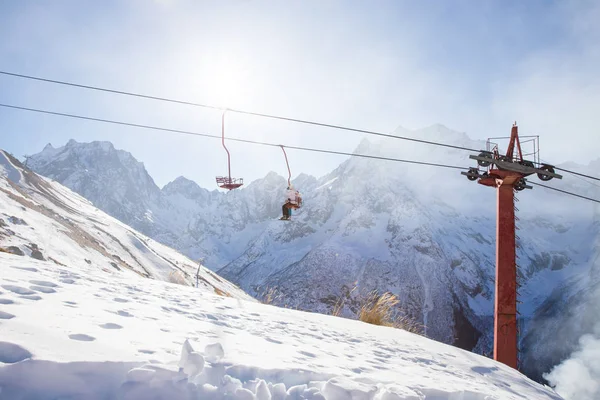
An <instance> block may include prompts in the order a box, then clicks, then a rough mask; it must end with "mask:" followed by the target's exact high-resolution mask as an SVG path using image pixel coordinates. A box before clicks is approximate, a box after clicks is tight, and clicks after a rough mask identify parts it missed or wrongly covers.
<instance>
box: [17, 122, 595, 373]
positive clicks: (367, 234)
mask: <svg viewBox="0 0 600 400" xmlns="http://www.w3.org/2000/svg"><path fill="white" fill-rule="evenodd" d="M395 134H398V135H402V136H413V137H419V138H421V139H426V140H434V141H439V142H444V143H451V144H455V145H460V146H464V147H469V148H484V143H482V142H478V141H474V140H471V139H469V138H468V137H467V136H466V135H465V134H462V133H458V132H454V131H451V130H449V129H447V128H445V127H443V126H441V125H435V126H432V127H429V128H426V129H423V130H420V131H415V132H409V131H406V130H403V129H398V130H397V131H396V132H395ZM94 149H104V150H103V151H106V152H107V153H111V154H112V153H120V151H118V150H114V149H113V148H112V146H110V145H109V144H105V143H99V142H94V143H90V144H79V143H75V142H69V144H68V145H67V146H64V147H61V148H58V149H54V148H51V147H47V148H46V149H45V150H44V151H42V152H41V153H39V154H37V155H35V156H32V157H31V158H29V161H28V162H29V165H30V166H31V167H32V168H33V169H34V170H36V171H38V172H39V173H41V174H43V175H45V176H48V177H50V178H52V179H58V180H60V181H61V182H64V183H65V184H66V185H67V186H69V187H70V188H72V189H73V190H75V191H77V192H79V193H85V190H87V189H84V188H88V187H89V186H90V185H89V183H87V181H88V180H89V181H92V182H94V185H95V186H94V187H95V188H97V189H96V190H97V193H98V196H99V198H96V197H95V195H90V194H88V195H86V196H89V197H88V198H89V199H90V200H91V201H92V202H93V203H94V204H96V205H98V206H99V207H104V208H103V209H104V210H105V211H106V212H107V213H109V214H112V215H118V213H119V212H120V211H119V207H120V206H115V207H116V208H117V209H115V210H113V209H111V207H110V206H109V205H108V204H107V203H104V202H103V200H102V199H103V193H104V192H106V191H108V190H109V189H110V188H111V185H113V184H114V185H117V186H119V187H123V186H126V185H127V182H128V181H127V179H129V177H130V176H138V175H139V176H147V174H143V173H141V172H136V173H135V174H133V173H130V172H128V173H123V174H122V178H119V176H121V175H119V174H117V173H111V174H109V175H107V173H108V172H106V171H109V170H111V169H114V170H115V171H120V170H121V168H125V169H127V168H128V167H127V166H126V165H125V164H124V163H123V164H121V165H112V164H109V165H104V164H103V163H104V161H102V160H108V159H110V160H114V159H118V158H119V157H121V158H123V159H130V157H131V156H129V155H128V153H124V152H122V153H124V154H127V157H125V156H124V155H122V156H115V155H114V154H112V155H103V156H101V157H97V158H96V157H95V156H93V154H95V151H96V150H94ZM356 152H357V153H368V154H373V155H381V156H387V157H394V158H401V159H402V158H403V159H411V160H424V161H430V162H437V163H441V164H449V165H459V166H464V167H465V168H466V167H469V166H472V165H473V163H472V161H470V160H469V159H468V153H465V152H464V151H460V150H457V149H451V148H432V147H429V146H424V145H422V144H417V143H411V142H405V141H399V140H394V139H383V140H380V141H377V142H372V141H368V140H363V142H362V143H361V144H360V145H359V147H358V148H357V150H356ZM65 159H72V160H80V159H85V160H86V161H85V163H87V164H93V165H95V166H96V168H97V169H99V170H101V173H98V174H96V175H93V176H90V175H88V176H87V177H86V178H85V179H84V178H82V175H81V171H80V170H81V167H80V166H79V165H85V164H84V162H83V161H81V162H80V164H79V165H78V164H74V165H72V166H69V164H64V163H63V161H62V160H65ZM597 163H600V160H599V161H598V162H597ZM131 164H132V165H139V164H135V163H131ZM567 168H573V169H579V170H583V171H585V170H586V168H589V169H590V170H593V168H594V164H590V166H587V167H586V166H572V165H571V166H567ZM88 171H90V170H89V169H88ZM59 172H60V174H59ZM108 177H110V178H108ZM115 180H117V181H115ZM148 182H151V181H150V180H142V181H140V182H136V183H135V185H146V184H150V183H148ZM532 182H534V183H535V182H536V178H535V177H534V178H533V179H532ZM285 184H286V181H285V179H284V178H282V177H281V176H279V175H277V174H276V173H269V174H268V175H267V176H265V177H264V178H263V179H260V180H257V181H254V182H252V183H251V184H249V185H247V187H245V188H243V189H239V190H235V191H232V192H228V193H223V192H218V191H217V190H212V191H209V190H206V189H203V188H200V187H198V186H197V185H196V184H195V183H194V182H192V181H190V180H187V179H185V178H181V177H180V178H177V179H176V180H175V181H173V182H171V183H169V184H168V185H166V186H165V187H164V188H163V189H162V190H161V189H159V188H158V187H156V186H155V185H154V184H153V183H152V184H150V186H153V185H154V186H153V187H152V188H145V189H144V190H143V191H142V193H145V194H144V195H140V196H137V197H136V198H129V197H128V196H126V195H125V194H120V195H119V196H120V197H119V198H115V204H121V203H122V204H124V207H126V208H127V209H128V210H132V212H131V213H129V214H128V216H126V218H129V219H126V221H127V222H128V223H131V224H132V225H134V226H137V227H139V229H141V230H142V231H143V232H145V233H147V234H148V235H150V236H151V237H153V238H154V239H156V240H158V241H160V242H162V243H165V244H167V245H169V246H172V247H174V248H176V249H178V250H180V251H182V252H183V253H184V254H186V255H188V256H190V257H192V258H195V259H196V258H200V257H202V258H204V259H205V261H206V265H208V266H209V267H210V268H211V269H213V270H215V271H218V272H219V274H221V275H223V276H224V277H226V278H228V279H229V280H231V281H233V282H236V283H237V284H239V285H240V286H241V287H242V288H243V289H245V290H246V291H248V292H249V293H251V294H254V295H260V293H261V291H263V290H265V288H267V287H277V289H278V290H279V291H280V292H281V293H283V294H284V295H285V296H284V298H285V301H286V302H287V303H288V305H290V306H292V307H298V308H301V309H307V310H312V311H319V312H330V311H331V309H332V308H333V306H334V304H335V303H336V302H338V301H339V299H340V298H343V297H345V296H346V294H348V293H350V292H351V289H352V288H353V287H354V286H357V290H355V291H354V292H352V294H348V297H349V298H348V299H345V308H344V310H343V312H344V313H345V314H347V315H350V314H353V313H354V312H355V311H356V310H355V309H354V303H353V299H352V297H353V296H355V295H357V294H359V293H361V292H362V293H364V292H368V291H371V290H373V289H377V290H379V291H391V292H393V293H395V294H396V295H398V297H399V298H400V299H401V308H402V310H403V311H404V312H406V313H407V314H409V315H410V316H411V317H412V318H414V319H416V320H418V321H419V322H420V323H422V324H424V325H425V327H426V334H427V336H429V337H431V338H435V339H437V340H440V341H443V342H445V343H452V344H455V345H457V346H460V347H463V348H466V349H474V350H475V351H478V352H486V353H489V352H490V351H491V333H492V317H491V316H492V314H493V293H494V286H493V284H494V275H495V271H494V257H495V212H496V204H495V201H496V200H495V192H494V190H492V189H490V188H486V187H483V186H481V185H477V184H475V183H472V182H469V181H468V180H466V178H465V177H464V176H461V175H460V171H459V170H455V169H443V168H434V167H426V166H421V165H411V164H403V163H396V162H390V161H380V160H372V159H364V158H350V159H348V160H347V161H345V162H343V163H342V164H341V165H340V166H339V167H338V168H336V169H335V170H334V171H332V172H331V173H329V174H327V175H326V176H324V177H321V178H319V179H317V178H314V177H310V176H306V175H300V176H298V177H297V178H296V179H295V180H294V184H295V186H296V187H297V188H299V189H300V190H301V191H302V192H303V194H304V201H305V206H304V207H303V209H301V210H299V211H298V212H297V213H296V214H295V215H294V217H293V219H294V221H293V222H292V223H282V222H280V221H277V220H276V218H277V217H278V215H279V214H280V212H281V200H282V199H281V198H282V196H283V191H284V187H285ZM549 184H550V185H551V186H557V187H560V188H563V189H566V190H573V191H576V192H578V193H581V194H587V195H595V194H594V193H592V192H593V190H594V189H595V188H596V187H594V186H591V185H589V184H588V183H586V182H583V181H581V180H579V179H573V178H572V177H571V176H569V177H568V178H567V177H565V179H564V180H563V181H553V182H550V183H549ZM136 187H137V186H136ZM121 193H122V192H121ZM156 193H158V195H157V194H156ZM146 194H147V195H146ZM517 197H518V198H519V200H520V201H519V202H518V203H517V204H518V208H519V211H518V216H519V217H520V221H519V227H520V231H519V236H520V239H519V240H518V243H519V245H520V249H519V256H520V259H519V265H520V269H519V275H520V280H521V285H522V286H521V288H520V298H519V300H520V301H521V302H522V303H521V304H520V313H521V317H522V319H521V322H522V323H521V335H522V337H523V338H525V340H524V341H523V353H522V354H521V358H522V361H523V367H524V371H525V372H526V373H528V374H530V375H531V376H535V377H537V378H539V377H541V374H542V373H543V372H547V371H548V370H549V368H550V367H551V366H552V365H554V364H555V363H556V362H557V361H560V359H555V358H547V359H544V360H543V362H538V361H539V360H537V359H536V358H535V357H538V356H539V355H540V353H539V352H535V354H534V353H533V352H532V351H533V350H532V349H533V347H534V346H533V345H532V343H538V340H539V338H542V337H546V336H544V335H548V333H547V332H546V331H545V329H546V328H547V325H546V322H547V320H548V318H544V317H543V315H544V310H546V309H548V307H549V304H555V303H556V302H558V303H560V302H565V301H567V300H568V299H569V297H570V296H571V295H572V294H573V293H576V286H575V284H573V283H571V282H575V281H577V280H578V279H580V277H581V276H582V274H585V273H587V272H589V271H590V270H591V265H592V263H594V262H595V261H593V260H594V243H595V241H597V240H598V238H599V237H600V234H599V232H600V228H599V226H598V224H594V223H593V222H592V219H593V216H594V209H593V208H592V206H591V203H589V202H585V201H580V200H577V199H573V198H569V197H565V196H564V195H562V194H560V193H555V192H551V191H548V190H546V189H544V188H541V187H538V186H536V187H534V189H533V190H531V191H524V192H520V193H518V195H517ZM596 197H600V196H596ZM130 202H133V203H132V204H130ZM140 221H141V222H140ZM137 224H139V225H137ZM549 302H550V303H549ZM550 308H553V306H550ZM547 339H548V340H547V342H546V343H547V345H546V347H545V351H546V352H547V353H548V354H551V355H553V356H554V355H556V354H562V356H561V357H565V356H567V355H568V353H569V352H570V350H571V349H570V348H568V347H566V346H565V345H564V342H563V341H559V340H553V339H552V338H547ZM575 342H576V339H575Z"/></svg>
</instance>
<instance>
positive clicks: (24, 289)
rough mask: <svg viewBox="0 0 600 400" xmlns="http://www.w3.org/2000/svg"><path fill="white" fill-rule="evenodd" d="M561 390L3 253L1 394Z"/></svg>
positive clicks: (395, 343)
mask: <svg viewBox="0 0 600 400" xmlns="http://www.w3.org/2000/svg"><path fill="white" fill-rule="evenodd" d="M58 398H60V399H67V398H68V399H86V400H91V399H123V400H124V399H128V400H138V399H139V400H141V399H239V400H252V399H257V400H270V399H272V400H284V399H315V400H317V399H319V400H323V399H328V400H358V399H360V400H370V399H375V400H401V399H411V400H418V399H420V400H424V399H427V400H433V399H436V400H444V399H449V400H450V399H452V400H492V399H498V400H500V399H505V400H508V399H560V398H561V397H560V396H558V395H557V394H556V393H554V392H553V391H552V390H551V389H550V388H548V387H543V386H541V385H539V384H537V383H535V382H533V381H531V380H529V379H528V378H526V377H525V376H523V375H521V374H520V373H518V372H517V371H515V370H513V369H511V368H508V367H506V366H504V365H502V364H499V363H496V362H494V361H493V360H490V359H488V358H484V357H482V356H478V355H475V354H473V353H470V352H467V351H463V350H460V349H457V348H455V347H451V346H448V345H445V344H442V343H439V342H435V341H433V340H430V339H427V338H424V337H421V336H417V335H414V334H411V333H408V332H405V331H402V330H397V329H393V328H387V327H379V326H373V325H368V324H365V323H362V322H358V321H353V320H348V319H343V318H338V317H331V316H325V315H321V314H314V313H306V312H300V311H295V310H289V309H282V308H277V307H273V306H269V305H263V304H260V303H256V302H248V301H245V300H240V299H234V298H228V297H223V296H217V295H215V294H213V293H210V292H209V291H205V290H198V289H195V288H192V287H185V286H181V285H173V284H169V283H165V282H163V281H159V280H150V279H143V278H141V277H139V276H137V275H135V274H130V275H124V274H121V273H119V272H118V271H116V270H107V271H104V270H102V269H98V268H96V267H94V266H91V265H88V264H87V263H85V262H84V263H69V265H65V266H60V265H57V264H55V263H53V262H51V261H39V260H34V259H31V258H26V257H19V256H15V255H10V254H0V399H2V400H8V399H10V400H17V399H35V400H42V399H58Z"/></svg>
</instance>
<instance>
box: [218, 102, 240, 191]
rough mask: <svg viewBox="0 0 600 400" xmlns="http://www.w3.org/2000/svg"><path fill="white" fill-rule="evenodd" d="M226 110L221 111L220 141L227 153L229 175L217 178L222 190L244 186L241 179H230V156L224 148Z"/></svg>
mask: <svg viewBox="0 0 600 400" xmlns="http://www.w3.org/2000/svg"><path fill="white" fill-rule="evenodd" d="M226 112H227V110H225V111H223V115H222V117H221V138H222V139H221V141H222V143H223V148H224V149H225V151H226V152H227V171H228V173H229V175H228V176H217V177H216V179H217V185H218V186H219V187H220V188H222V189H228V190H231V189H237V188H239V187H240V186H242V185H243V184H244V179H243V178H237V179H236V178H232V177H231V155H230V154H229V150H227V147H226V146H225V113H226Z"/></svg>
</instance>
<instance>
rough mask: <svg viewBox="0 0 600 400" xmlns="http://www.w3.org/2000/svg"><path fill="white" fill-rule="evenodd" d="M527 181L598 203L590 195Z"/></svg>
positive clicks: (598, 201) (599, 201)
mask: <svg viewBox="0 0 600 400" xmlns="http://www.w3.org/2000/svg"><path fill="white" fill-rule="evenodd" d="M527 183H530V184H532V185H537V186H541V187H543V188H546V189H551V190H556V191H557V192H561V193H565V194H569V195H571V196H575V197H580V198H582V199H586V200H589V201H593V202H595V203H600V200H596V199H592V198H591V197H586V196H582V195H580V194H576V193H573V192H569V191H566V190H562V189H558V188H554V187H552V186H546V185H543V184H541V183H536V182H531V181H527Z"/></svg>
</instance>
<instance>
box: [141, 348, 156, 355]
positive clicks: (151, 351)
mask: <svg viewBox="0 0 600 400" xmlns="http://www.w3.org/2000/svg"><path fill="white" fill-rule="evenodd" d="M138 352H140V353H143V354H154V353H156V352H155V351H154V350H144V349H139V350H138Z"/></svg>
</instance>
